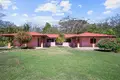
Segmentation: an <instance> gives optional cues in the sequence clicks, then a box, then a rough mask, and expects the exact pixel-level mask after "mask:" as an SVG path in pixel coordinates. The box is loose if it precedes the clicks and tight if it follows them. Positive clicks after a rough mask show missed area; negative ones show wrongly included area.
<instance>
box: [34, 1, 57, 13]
mask: <svg viewBox="0 0 120 80" xmlns="http://www.w3.org/2000/svg"><path fill="white" fill-rule="evenodd" d="M56 10H57V7H56V4H53V3H46V4H43V5H40V6H39V7H38V8H37V9H36V10H35V12H39V11H49V12H52V13H55V12H56Z"/></svg>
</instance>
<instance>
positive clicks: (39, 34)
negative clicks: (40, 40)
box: [27, 32, 42, 36]
mask: <svg viewBox="0 0 120 80" xmlns="http://www.w3.org/2000/svg"><path fill="white" fill-rule="evenodd" d="M27 33H28V34H30V35H31V36H42V34H41V33H38V32H27Z"/></svg>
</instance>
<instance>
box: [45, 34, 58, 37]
mask: <svg viewBox="0 0 120 80" xmlns="http://www.w3.org/2000/svg"><path fill="white" fill-rule="evenodd" d="M44 35H46V36H47V37H49V38H57V37H59V34H44Z"/></svg>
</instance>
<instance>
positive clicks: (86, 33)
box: [78, 32, 115, 37]
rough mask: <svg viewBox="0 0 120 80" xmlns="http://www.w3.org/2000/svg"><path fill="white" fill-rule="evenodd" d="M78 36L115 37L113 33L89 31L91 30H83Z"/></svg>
mask: <svg viewBox="0 0 120 80" xmlns="http://www.w3.org/2000/svg"><path fill="white" fill-rule="evenodd" d="M78 36H80V37H115V36H114V35H107V34H99V33H91V32H84V33H82V34H79V35H78Z"/></svg>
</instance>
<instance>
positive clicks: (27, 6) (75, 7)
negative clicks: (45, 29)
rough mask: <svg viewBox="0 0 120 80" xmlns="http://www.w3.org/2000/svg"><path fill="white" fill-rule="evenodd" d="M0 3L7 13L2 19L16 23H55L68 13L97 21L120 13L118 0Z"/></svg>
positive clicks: (6, 0) (17, 0)
mask: <svg viewBox="0 0 120 80" xmlns="http://www.w3.org/2000/svg"><path fill="white" fill-rule="evenodd" d="M0 4H2V6H3V9H4V10H3V11H4V13H5V14H6V15H7V16H6V17H4V18H3V19H4V20H7V21H11V22H14V23H15V24H16V25H22V24H24V23H25V22H32V23H34V24H39V25H44V24H45V23H46V22H50V23H51V24H57V23H58V21H59V20H60V19H61V18H63V17H65V16H68V15H69V16H72V17H75V18H79V19H90V22H97V21H99V20H102V19H104V18H106V17H109V16H112V15H115V14H117V13H120V0H0Z"/></svg>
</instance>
